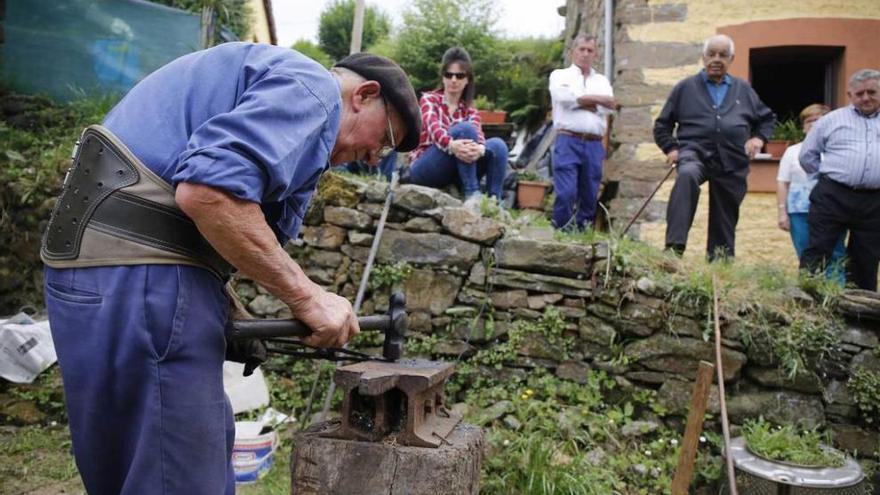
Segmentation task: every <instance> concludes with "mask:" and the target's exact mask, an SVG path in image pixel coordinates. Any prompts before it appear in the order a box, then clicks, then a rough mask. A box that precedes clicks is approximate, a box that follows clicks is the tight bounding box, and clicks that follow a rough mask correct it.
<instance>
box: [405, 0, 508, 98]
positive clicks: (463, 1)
mask: <svg viewBox="0 0 880 495" xmlns="http://www.w3.org/2000/svg"><path fill="white" fill-rule="evenodd" d="M494 7H495V1H494V0H413V2H412V5H411V6H410V8H408V9H407V10H406V11H404V13H403V26H402V28H401V30H400V33H399V34H398V36H397V40H396V42H397V46H396V49H395V52H394V57H393V58H394V60H396V61H397V63H399V64H400V66H401V67H403V69H404V70H405V71H406V72H407V73H408V74H409V75H410V78H411V80H412V83H413V86H415V88H416V90H419V91H423V90H427V89H433V88H437V87H439V85H440V59H441V58H442V57H443V53H444V52H445V51H446V50H447V49H448V48H450V47H453V46H461V47H463V48H464V49H466V50H467V51H468V53H470V55H471V60H472V61H473V65H474V74H475V76H476V89H477V93H479V94H483V95H486V97H487V98H488V100H489V101H494V100H495V99H496V96H497V88H499V87H500V86H502V85H503V81H502V79H501V78H500V75H499V74H497V73H496V71H495V70H494V68H495V67H496V66H497V65H498V60H499V59H500V58H501V56H502V55H501V53H500V50H499V44H498V40H497V38H496V36H495V34H494V32H495V23H496V18H495V14H494V12H495V11H496V9H495V8H494Z"/></svg>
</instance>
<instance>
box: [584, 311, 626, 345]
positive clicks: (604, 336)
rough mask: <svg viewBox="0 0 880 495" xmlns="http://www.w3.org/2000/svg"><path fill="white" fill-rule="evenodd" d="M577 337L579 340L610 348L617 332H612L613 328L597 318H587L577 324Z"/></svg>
mask: <svg viewBox="0 0 880 495" xmlns="http://www.w3.org/2000/svg"><path fill="white" fill-rule="evenodd" d="M578 335H579V336H580V339H581V340H586V341H588V342H593V343H595V344H599V345H601V346H604V347H607V348H610V347H611V344H612V343H613V342H614V339H615V337H616V336H617V332H616V331H615V330H614V327H612V326H611V325H609V324H607V323H605V322H604V321H602V320H600V319H599V318H596V317H593V316H587V317H585V318H582V319H581V320H580V322H578Z"/></svg>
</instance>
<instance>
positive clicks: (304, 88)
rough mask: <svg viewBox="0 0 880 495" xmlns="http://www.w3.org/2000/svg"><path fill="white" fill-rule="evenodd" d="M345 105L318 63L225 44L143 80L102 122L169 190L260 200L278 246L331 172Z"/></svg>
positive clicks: (292, 233) (267, 48)
mask: <svg viewBox="0 0 880 495" xmlns="http://www.w3.org/2000/svg"><path fill="white" fill-rule="evenodd" d="M341 109H342V97H341V93H340V86H339V83H338V82H337V81H336V78H335V77H333V75H332V74H330V72H328V71H327V70H326V69H324V68H323V67H322V66H321V65H319V64H318V63H317V62H314V61H313V60H311V59H309V58H308V57H306V56H304V55H302V54H300V53H298V52H296V51H294V50H291V49H289V48H281V47H277V46H272V45H262V44H252V43H225V44H222V45H219V46H216V47H214V48H210V49H207V50H202V51H199V52H195V53H191V54H189V55H185V56H183V57H180V58H178V59H177V60H175V61H173V62H171V63H169V64H168V65H166V66H164V67H162V68H160V69H159V70H157V71H155V72H153V73H152V74H150V75H149V76H147V77H146V78H144V79H143V80H142V81H141V82H140V83H138V84H137V85H136V86H135V87H134V88H132V89H131V91H129V92H128V94H127V95H126V96H125V98H123V99H122V101H120V102H119V104H117V105H116V106H115V107H114V108H113V110H111V111H110V113H109V114H108V115H107V117H106V119H105V120H104V126H105V127H107V128H108V129H110V130H111V131H112V132H113V133H114V134H116V136H117V137H119V139H121V140H122V142H123V143H125V144H126V145H127V146H128V148H129V149H130V150H131V151H132V152H133V153H134V154H135V156H137V157H138V158H139V159H140V160H141V161H142V162H143V163H144V164H145V165H146V166H147V167H148V168H150V169H151V170H152V171H153V172H155V173H156V174H158V175H159V176H160V177H162V178H163V179H165V180H166V181H168V182H169V183H170V184H172V185H173V186H175V187H176V186H177V184H179V183H180V182H189V183H197V184H204V185H208V186H212V187H216V188H219V189H223V190H225V191H227V192H228V193H230V194H232V195H233V196H235V197H237V198H240V199H243V200H246V201H252V202H255V203H259V204H260V206H261V208H262V211H263V214H264V215H265V217H266V221H267V223H268V224H269V226H270V227H271V228H272V230H273V231H274V232H275V235H276V236H277V237H278V240H279V242H281V243H282V244H284V243H285V242H287V240H288V239H291V238H294V237H296V235H297V232H298V231H299V228H300V226H301V225H302V218H303V215H304V214H305V211H306V208H307V206H308V203H309V200H310V199H311V196H312V193H313V192H314V190H315V187H316V185H317V182H318V179H319V177H320V176H321V173H323V172H324V170H326V169H327V167H328V159H329V157H330V152H331V151H332V149H333V146H334V144H335V142H336V135H337V133H338V132H339V121H340V117H341V112H342V110H341Z"/></svg>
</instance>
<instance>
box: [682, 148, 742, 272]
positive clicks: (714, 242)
mask: <svg viewBox="0 0 880 495" xmlns="http://www.w3.org/2000/svg"><path fill="white" fill-rule="evenodd" d="M676 169H677V172H678V176H677V177H676V179H675V185H674V186H673V187H672V194H671V195H670V196H669V204H668V206H667V208H666V247H668V248H671V249H674V250H675V251H677V252H679V253H682V252H684V249H685V246H687V240H688V232H689V231H690V230H691V225H692V224H693V223H694V214H695V213H696V212H697V203H698V201H699V200H700V185H701V184H703V183H704V182H706V181H707V180H708V181H709V235H708V238H707V240H706V255H707V257H708V258H709V260H710V261H712V260H714V259H715V258H717V257H719V256H725V257H730V258H732V257H733V256H734V254H735V249H734V246H735V244H736V223H737V222H738V221H739V206H740V204H742V200H743V198H744V197H745V196H746V189H747V188H748V184H747V183H746V177H748V175H749V169H748V168H741V169H737V170H733V171H730V172H724V171H722V170H721V166H720V165H718V164H709V165H707V164H704V163H703V162H701V161H700V160H699V159H698V158H697V157H696V156H695V155H694V154H689V153H686V152H682V154H681V155H680V157H679V162H678V166H677V167H676Z"/></svg>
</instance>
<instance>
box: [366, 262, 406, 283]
mask: <svg viewBox="0 0 880 495" xmlns="http://www.w3.org/2000/svg"><path fill="white" fill-rule="evenodd" d="M411 274H412V265H410V264H409V263H407V262H406V261H398V262H397V263H390V264H387V265H376V266H374V267H373V269H372V271H370V287H372V288H373V290H376V289H381V288H383V287H395V286H398V285H400V284H401V283H403V282H404V281H405V280H406V279H407V278H408V277H409V276H410V275H411Z"/></svg>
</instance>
